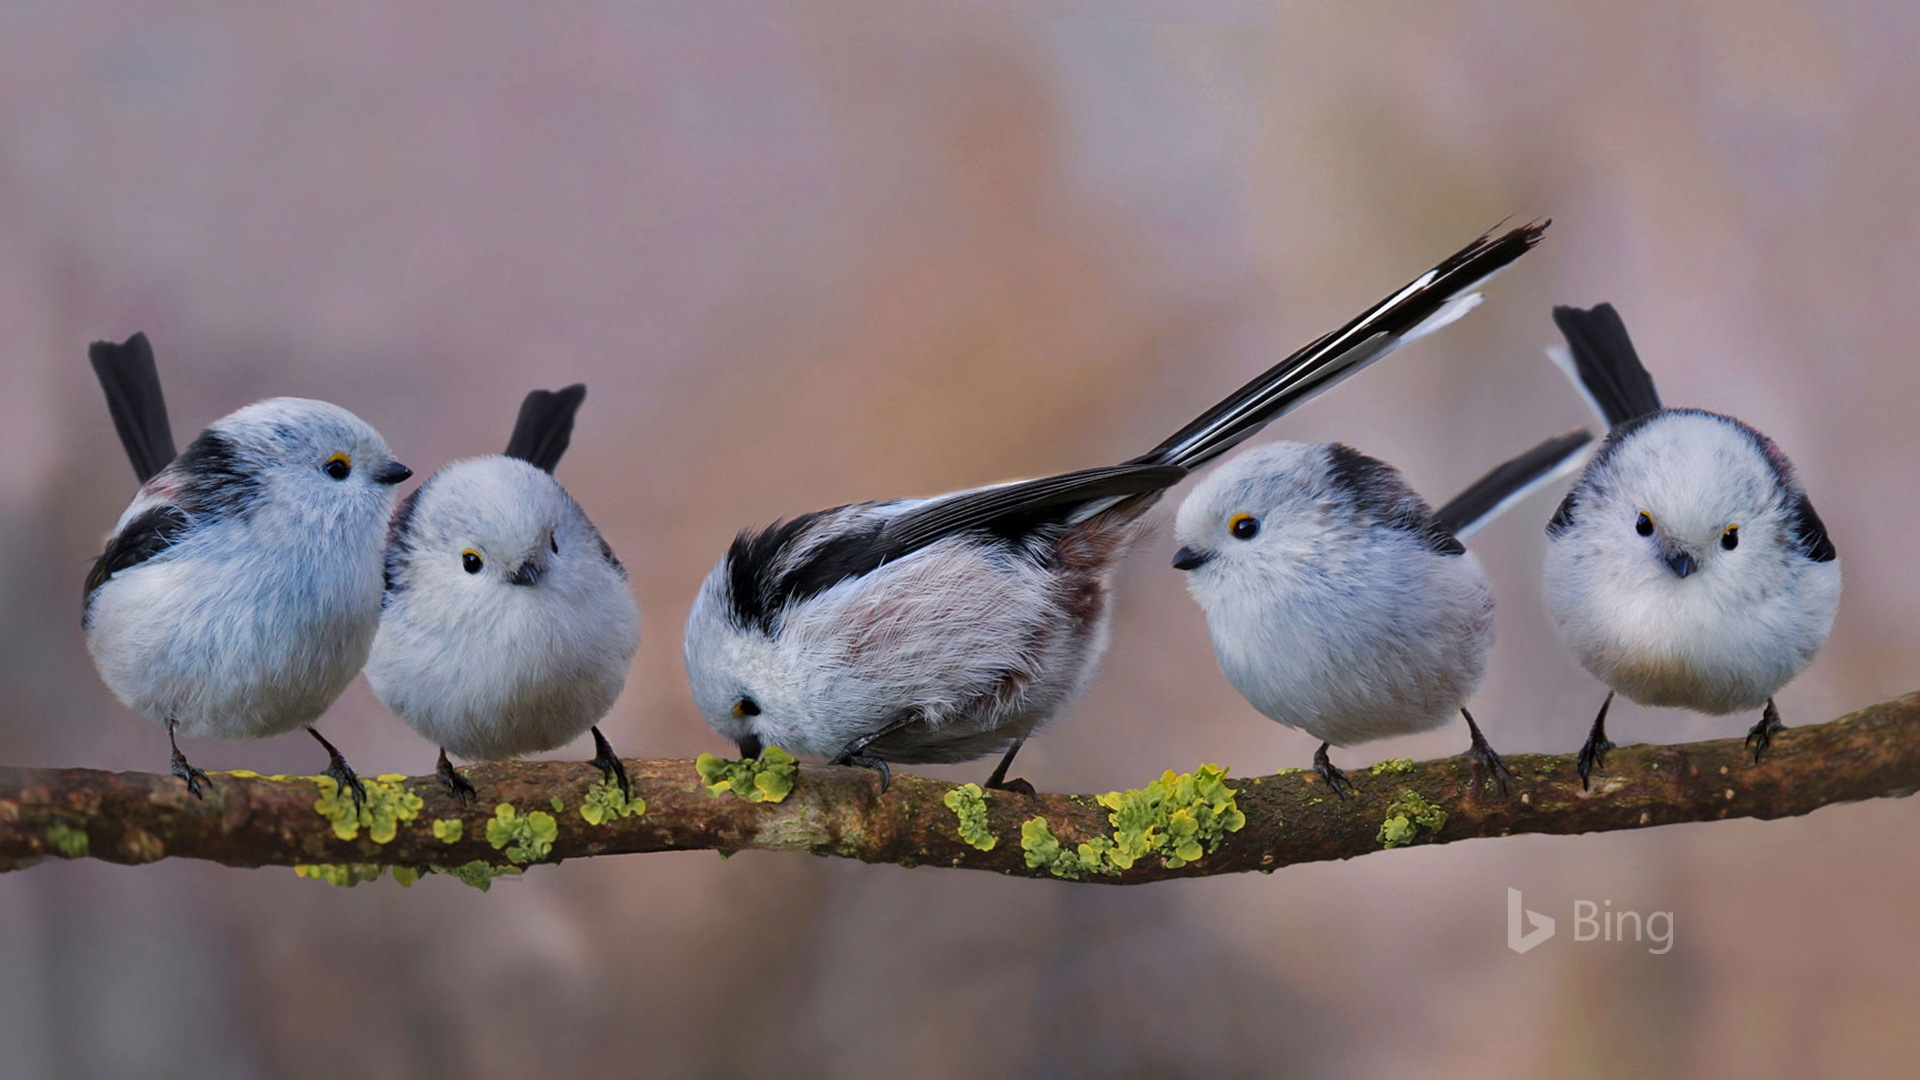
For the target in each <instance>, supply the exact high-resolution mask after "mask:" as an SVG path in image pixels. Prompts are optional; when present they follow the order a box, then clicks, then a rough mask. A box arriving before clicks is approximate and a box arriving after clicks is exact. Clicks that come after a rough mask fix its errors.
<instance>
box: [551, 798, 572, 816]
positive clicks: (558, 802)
mask: <svg viewBox="0 0 1920 1080" xmlns="http://www.w3.org/2000/svg"><path fill="white" fill-rule="evenodd" d="M547 805H548V806H551V807H553V812H554V813H556V814H564V813H566V812H567V804H566V801H565V800H564V799H562V798H560V796H558V795H555V796H554V797H553V798H551V799H548V800H547Z"/></svg>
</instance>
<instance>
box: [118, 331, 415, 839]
mask: <svg viewBox="0 0 1920 1080" xmlns="http://www.w3.org/2000/svg"><path fill="white" fill-rule="evenodd" d="M89 355H90V359H91V360H92V362H93V370H94V374H95V375H97V376H98V377H99V379H100V388H101V390H103V391H104V392H105V393H106V398H107V408H108V409H109V411H110V412H111V413H112V414H113V423H114V428H115V429H116V430H117V431H118V432H119V433H120V442H121V444H122V445H123V446H125V447H126V451H127V457H128V458H129V459H130V460H131V461H132V462H133V471H134V474H135V475H136V476H138V477H139V478H140V483H141V487H140V492H139V494H137V495H135V496H134V499H133V503H132V505H130V506H128V507H127V509H126V512H125V513H123V514H121V515H120V521H119V523H118V524H117V525H115V526H114V530H113V537H112V539H110V540H108V541H107V546H106V550H105V551H103V552H102V553H101V554H100V557H99V558H98V559H97V560H96V561H95V562H94V564H93V569H92V570H91V571H90V572H89V573H88V574H87V588H86V602H85V608H84V615H83V625H84V627H85V629H86V635H87V650H88V652H90V653H92V654H93V662H94V665H95V666H96V667H98V668H99V669H100V677H101V678H102V679H103V680H105V681H106V684H107V687H108V689H110V690H112V691H113V694H114V696H115V697H118V698H119V699H120V700H121V701H123V702H125V703H126V705H127V706H128V707H129V708H132V709H134V710H136V711H138V712H141V713H143V714H145V715H146V716H148V717H149V718H151V719H153V720H154V721H156V722H158V723H160V724H162V725H164V726H165V727H166V729H167V741H168V742H169V743H170V744H171V745H172V747H173V773H174V775H175V776H178V777H180V778H181V779H183V780H185V781H186V782H187V790H188V791H191V792H193V794H194V795H196V796H198V795H199V794H200V785H201V783H202V782H203V781H206V779H207V775H206V774H205V773H203V772H201V771H200V770H199V769H196V768H194V767H193V766H192V765H190V764H188V762H187V759H186V756H185V755H183V754H182V753H181V752H180V745H179V742H178V741H177V740H176V738H175V736H176V735H177V734H186V735H208V736H213V737H216V738H226V739H244V738H260V737H262V736H267V735H279V734H282V733H283V732H288V731H292V730H293V729H295V728H298V727H305V728H306V729H307V733H308V734H310V735H312V736H313V737H314V738H315V739H318V740H319V741H320V745H321V746H324V747H326V750H327V757H328V762H329V764H328V767H327V774H328V775H330V776H332V777H333V778H334V779H335V780H336V781H338V782H339V783H340V785H341V787H342V788H343V789H351V790H352V792H353V797H354V799H355V800H356V801H358V800H360V799H362V798H364V796H365V790H364V789H363V788H362V786H361V784H360V779H359V777H357V776H355V775H354V772H353V770H352V769H351V768H350V767H348V765H347V762H346V759H344V758H343V757H341V756H340V751H339V750H337V749H335V748H334V746H333V744H332V743H329V742H328V741H327V740H326V739H325V738H323V737H322V736H321V735H320V733H319V732H318V731H316V730H314V728H313V726H312V724H313V721H314V719H315V718H316V717H318V716H319V715H320V714H321V713H322V712H324V711H326V708H327V706H328V705H331V704H332V703H333V700H334V699H335V698H336V697H339V696H340V692H341V691H342V690H345V689H346V687H347V684H348V683H349V682H352V681H353V677H354V675H356V674H358V673H359V671H360V667H361V665H362V664H364V663H366V659H367V650H368V649H369V648H370V647H371V646H372V645H373V635H374V630H375V628H376V627H378V625H379V622H380V551H381V539H382V537H383V536H384V534H385V531H386V523H387V517H388V515H389V514H391V513H392V511H393V503H394V485H395V484H398V483H400V482H401V481H402V480H405V479H406V478H407V477H409V476H411V475H412V473H410V472H408V471H407V467H406V466H404V465H401V464H400V463H398V462H396V461H394V460H393V456H392V455H391V454H390V453H388V451H387V444H386V440H384V439H382V438H381V437H380V433H379V432H377V431H375V430H373V428H371V427H369V426H367V424H366V423H365V422H364V421H362V420H361V419H360V418H359V417H357V416H354V415H353V414H352V413H350V412H348V411H347V410H345V409H342V408H340V407H339V406H338V405H329V404H327V403H326V402H324V401H308V400H305V399H302V398H270V399H268V400H266V401H261V402H257V403H255V404H252V405H249V406H247V407H246V408H244V409H241V410H239V411H238V412H234V413H230V414H228V415H227V416H224V417H222V418H220V419H219V420H216V421H214V423H213V426H211V427H209V428H207V430H205V431H203V432H201V433H200V435H199V437H198V438H196V439H194V440H193V442H192V443H190V444H188V446H187V448H186V450H184V451H182V452H181V453H180V455H179V456H178V457H176V456H174V448H173V433H172V430H171V428H170V427H169V425H168V423H167V406H166V400H165V398H164V397H162V396H161V392H160V377H159V374H158V372H157V371H156V370H155V367H154V362H153V350H152V348H151V347H149V345H148V344H147V339H146V336H145V335H144V334H135V335H134V336H133V337H131V338H129V339H127V341H126V342H125V343H124V344H119V345H116V344H113V343H112V342H105V341H102V342H95V343H94V345H93V347H92V348H91V350H89Z"/></svg>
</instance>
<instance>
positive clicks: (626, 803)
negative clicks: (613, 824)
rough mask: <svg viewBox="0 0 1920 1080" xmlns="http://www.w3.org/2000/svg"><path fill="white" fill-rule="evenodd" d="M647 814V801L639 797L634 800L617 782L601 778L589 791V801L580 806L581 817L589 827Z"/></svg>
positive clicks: (636, 796) (634, 797)
mask: <svg viewBox="0 0 1920 1080" xmlns="http://www.w3.org/2000/svg"><path fill="white" fill-rule="evenodd" d="M646 812H647V800H645V799H643V798H641V797H640V796H638V795H635V796H633V797H632V798H628V797H627V793H626V792H624V791H621V790H620V784H619V782H617V781H611V780H608V779H607V778H606V777H604V776H603V777H601V778H600V779H598V780H595V781H594V782H593V786H592V787H590V788H588V789H587V801H586V802H584V803H581V804H580V816H581V817H582V818H584V819H586V822H587V824H589V825H602V824H605V823H606V822H609V821H618V820H620V819H621V818H628V817H633V816H634V815H636V814H644V813H646Z"/></svg>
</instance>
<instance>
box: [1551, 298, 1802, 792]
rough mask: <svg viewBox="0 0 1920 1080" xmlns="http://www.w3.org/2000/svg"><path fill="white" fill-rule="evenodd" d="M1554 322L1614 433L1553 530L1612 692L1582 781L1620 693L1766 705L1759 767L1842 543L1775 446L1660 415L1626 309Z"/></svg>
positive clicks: (1569, 596)
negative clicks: (1778, 697)
mask: <svg viewBox="0 0 1920 1080" xmlns="http://www.w3.org/2000/svg"><path fill="white" fill-rule="evenodd" d="M1553 320H1554V322H1555V323H1556V324H1557V325H1558V326H1559V327H1560V332H1561V333H1562V334H1563V335H1564V336H1565V337H1566V339H1567V345H1568V348H1567V349H1565V350H1562V349H1551V350H1549V354H1550V355H1551V356H1552V357H1553V359H1554V362H1555V363H1556V364H1557V365H1559V366H1560V367H1561V368H1562V369H1563V370H1564V371H1565V372H1566V373H1567V375H1568V377H1570V378H1571V379H1573V381H1574V385H1575V386H1577V387H1579V388H1580V390H1581V392H1582V393H1583V394H1584V395H1586V398H1587V401H1588V403H1589V404H1591V405H1592V406H1593V408H1594V411H1595V412H1597V413H1598V414H1599V415H1600V416H1601V418H1602V419H1604V420H1605V421H1606V423H1607V424H1608V426H1609V427H1610V428H1611V429H1612V430H1611V431H1610V432H1609V433H1608V435H1607V438H1606V441H1605V442H1604V443H1603V444H1602V445H1601V447H1600V449H1599V450H1598V451H1596V452H1595V453H1594V455H1593V458H1592V459H1591V460H1590V461H1589V462H1588V463H1587V467H1586V471H1585V472H1584V473H1583V474H1582V475H1581V477H1580V479H1579V481H1578V482H1576V483H1575V484H1574V486H1573V489H1572V490H1571V491H1569V492H1567V497H1566V499H1565V500H1564V501H1563V502H1561V504H1560V508H1559V510H1558V511H1556V512H1555V513H1554V515H1553V520H1552V521H1551V522H1549V523H1548V525H1547V540H1548V543H1547V560H1546V600H1547V610H1548V612H1549V613H1550V614H1551V616H1552V618H1553V623H1554V626H1555V628H1556V629H1557V630H1558V631H1559V633H1560V637H1561V639H1562V640H1564V641H1565V642H1566V643H1567V645H1568V647H1569V648H1571V649H1572V650H1573V652H1574V654H1575V655H1576V656H1578V657H1579V658H1580V663H1581V664H1583V665H1584V666H1585V667H1586V669H1587V670H1588V671H1590V672H1592V673H1593V676H1594V677H1595V678H1597V679H1599V680H1600V681H1601V682H1604V683H1606V684H1607V691H1608V692H1607V700H1606V701H1605V702H1602V703H1601V706H1600V713H1599V715H1598V716H1596V717H1595V718H1594V721H1593V728H1592V730H1591V731H1590V732H1589V733H1588V735H1587V741H1586V744H1585V745H1583V746H1582V747H1581V748H1580V756H1579V761H1578V768H1579V771H1580V782H1581V784H1582V785H1583V786H1584V785H1585V784H1586V783H1587V780H1588V776H1589V774H1590V773H1591V772H1592V771H1593V768H1594V767H1595V766H1596V765H1604V764H1605V762H1606V753H1607V751H1609V750H1611V749H1613V743H1612V742H1611V741H1609V740H1608V739H1607V734H1606V719H1607V708H1608V707H1609V706H1610V705H1612V704H1613V695H1614V694H1615V693H1620V694H1625V695H1626V696H1627V697H1628V698H1631V699H1632V700H1634V701H1637V702H1639V703H1640V704H1642V705H1668V706H1676V707H1679V708H1686V709H1695V710H1697V711H1699V712H1704V713H1710V714H1714V715H1725V714H1727V713H1733V712H1744V711H1746V710H1748V709H1762V712H1761V716H1760V720H1759V722H1758V723H1756V724H1754V725H1753V727H1752V729H1751V730H1749V731H1748V732H1747V742H1748V744H1749V745H1751V746H1752V747H1753V760H1754V762H1755V763H1758V762H1759V760H1760V756H1761V755H1762V754H1764V753H1765V752H1766V749H1767V745H1768V743H1769V742H1770V741H1771V739H1772V737H1773V734H1774V733H1775V732H1777V731H1780V730H1782V729H1783V728H1784V727H1785V725H1784V724H1782V723H1781V722H1780V712H1779V710H1778V709H1777V708H1775V706H1774V703H1773V695H1774V694H1776V693H1778V692H1779V690H1780V688H1781V687H1782V686H1785V685H1786V684H1787V683H1788V681H1790V680H1791V679H1792V678H1793V677H1794V676H1795V675H1798V674H1799V673H1800V671H1801V669H1802V668H1805V667H1806V666H1807V663H1808V662H1809V661H1811V660H1812V659H1813V655H1814V653H1816V652H1818V651H1819V649H1820V646H1821V645H1822V644H1824V643H1825V642H1826V640H1827V632H1828V631H1829V630H1830V629H1832V627H1833V616H1834V612H1835V610H1836V609H1837V608H1838V607H1839V604H1840V561H1839V558H1838V556H1837V554H1836V552H1835V551H1834V546H1833V541H1832V540H1830V539H1828V537H1827V529H1826V526H1825V525H1824V524H1823V523H1822V522H1821V521H1820V515H1819V514H1817V513H1815V512H1814V509H1813V502H1812V500H1810V499H1809V498H1808V497H1807V491H1806V488H1804V487H1803V486H1801V483H1800V480H1799V478H1798V477H1797V476H1796V475H1795V473H1794V469H1793V465H1792V463H1791V462H1789V461H1788V460H1787V455H1786V454H1784V453H1782V452H1781V450H1780V448H1779V447H1778V446H1776V445H1774V443H1773V440H1771V439H1769V438H1767V437H1766V436H1765V435H1762V434H1760V432H1758V431H1756V430H1754V429H1753V428H1752V427H1751V426H1749V425H1748V424H1745V423H1743V422H1741V421H1739V420H1736V419H1734V418H1733V417H1731V416H1724V415H1721V414H1720V413H1712V412H1705V411H1702V410H1700V409H1668V408H1664V407H1662V406H1661V404H1660V395H1659V393H1658V392H1657V391H1656V390H1655V389H1654V386H1653V377H1652V376H1650V375H1648V374H1647V369H1646V368H1645V367H1643V366H1642V365H1641V363H1640V357H1639V355H1638V354H1637V353H1635V351H1634V348H1633V342H1632V340H1631V339H1629V338H1628V336H1627V327H1626V324H1625V323H1624V322H1622V321H1621V318H1620V315H1619V313H1618V312H1616V311H1614V309H1613V306H1612V305H1610V304H1601V305H1600V306H1598V307H1595V308H1592V309H1589V310H1582V309H1580V308H1575V307H1557V308H1554V309H1553ZM1763 707H1764V708H1763Z"/></svg>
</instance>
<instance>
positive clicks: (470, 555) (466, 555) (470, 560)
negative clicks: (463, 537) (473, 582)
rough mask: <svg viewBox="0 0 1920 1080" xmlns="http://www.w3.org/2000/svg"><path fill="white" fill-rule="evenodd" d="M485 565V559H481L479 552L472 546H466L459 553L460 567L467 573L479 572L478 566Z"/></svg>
mask: <svg viewBox="0 0 1920 1080" xmlns="http://www.w3.org/2000/svg"><path fill="white" fill-rule="evenodd" d="M485 565H487V562H486V560H485V559H482V558H481V557H480V553H479V552H477V551H475V550H473V549H472V548H468V549H467V550H465V551H463V552H461V553H460V568H461V569H462V570H465V571H466V572H467V573H469V574H477V573H479V572H480V568H481V567H483V566H485Z"/></svg>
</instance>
